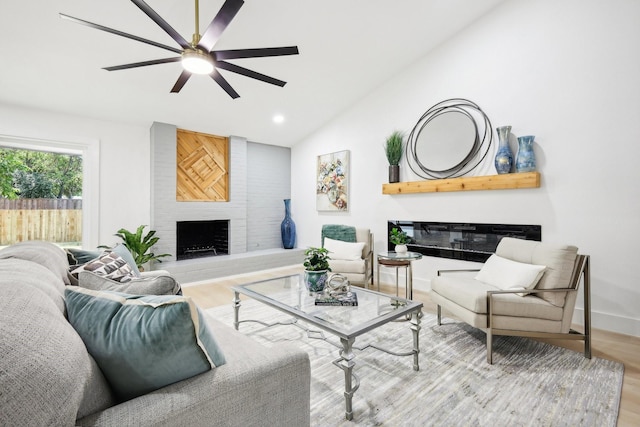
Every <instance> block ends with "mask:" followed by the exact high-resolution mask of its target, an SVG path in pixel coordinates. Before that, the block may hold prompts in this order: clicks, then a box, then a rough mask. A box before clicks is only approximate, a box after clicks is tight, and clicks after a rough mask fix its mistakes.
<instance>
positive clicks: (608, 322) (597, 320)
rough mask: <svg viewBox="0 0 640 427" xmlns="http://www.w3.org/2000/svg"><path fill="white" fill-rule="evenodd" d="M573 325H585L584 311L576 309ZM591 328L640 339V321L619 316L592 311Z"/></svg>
mask: <svg viewBox="0 0 640 427" xmlns="http://www.w3.org/2000/svg"><path fill="white" fill-rule="evenodd" d="M573 323H575V324H577V325H584V309H583V308H576V309H575V310H574V312H573ZM591 327H592V328H595V329H602V330H605V331H611V332H617V333H619V334H624V335H632V336H634V337H640V319H632V318H630V317H623V316H617V315H614V314H609V313H602V312H598V311H593V310H592V311H591Z"/></svg>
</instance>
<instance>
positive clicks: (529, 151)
mask: <svg viewBox="0 0 640 427" xmlns="http://www.w3.org/2000/svg"><path fill="white" fill-rule="evenodd" d="M534 139H535V136H533V135H527V136H521V137H519V138H518V155H517V156H516V172H534V171H535V170H536V155H535V154H534V153H533V140H534Z"/></svg>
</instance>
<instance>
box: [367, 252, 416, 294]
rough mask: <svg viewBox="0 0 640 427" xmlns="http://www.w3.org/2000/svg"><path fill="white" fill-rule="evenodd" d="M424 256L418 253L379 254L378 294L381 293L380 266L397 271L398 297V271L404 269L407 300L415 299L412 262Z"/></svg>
mask: <svg viewBox="0 0 640 427" xmlns="http://www.w3.org/2000/svg"><path fill="white" fill-rule="evenodd" d="M421 258H422V254H419V253H418V252H404V253H399V252H380V253H379V254H378V292H380V266H381V265H383V266H385V267H390V268H395V269H396V296H397V297H399V296H400V295H398V269H400V268H404V269H405V270H406V275H405V278H404V292H405V298H407V299H413V271H412V269H411V262H412V261H415V260H418V259H421Z"/></svg>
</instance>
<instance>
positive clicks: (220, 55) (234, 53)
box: [211, 46, 300, 60]
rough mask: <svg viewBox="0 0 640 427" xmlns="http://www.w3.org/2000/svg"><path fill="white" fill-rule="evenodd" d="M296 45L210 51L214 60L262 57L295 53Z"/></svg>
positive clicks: (296, 51) (296, 50)
mask: <svg viewBox="0 0 640 427" xmlns="http://www.w3.org/2000/svg"><path fill="white" fill-rule="evenodd" d="M299 53H300V52H298V46H285V47H265V48H258V49H233V50H216V51H214V52H211V54H212V55H213V56H214V58H215V59H216V60H224V59H239V58H262V57H265V56H285V55H297V54H299Z"/></svg>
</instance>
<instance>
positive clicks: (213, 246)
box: [176, 219, 229, 261]
mask: <svg viewBox="0 0 640 427" xmlns="http://www.w3.org/2000/svg"><path fill="white" fill-rule="evenodd" d="M176 230H177V234H176V242H177V243H176V258H177V259H178V261H180V260H183V259H193V258H202V257H210V256H218V255H228V254H229V220H228V219H224V220H210V221H178V222H177V223H176Z"/></svg>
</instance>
